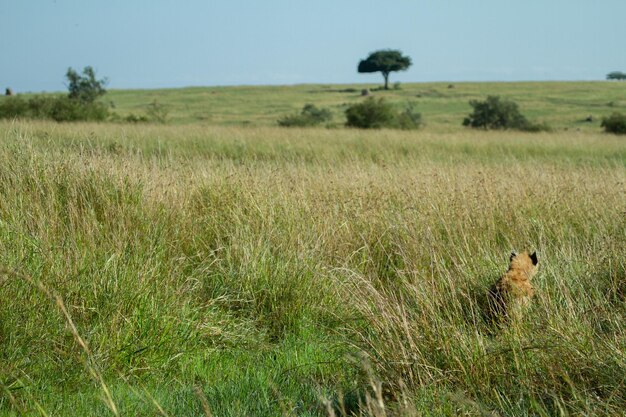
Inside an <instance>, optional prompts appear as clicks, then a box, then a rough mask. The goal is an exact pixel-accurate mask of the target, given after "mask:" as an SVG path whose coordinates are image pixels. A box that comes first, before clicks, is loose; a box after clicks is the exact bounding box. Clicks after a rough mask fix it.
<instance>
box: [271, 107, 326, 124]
mask: <svg viewBox="0 0 626 417" xmlns="http://www.w3.org/2000/svg"><path fill="white" fill-rule="evenodd" d="M332 118H333V114H332V112H331V111H330V110H329V109H325V108H319V107H317V106H315V105H314V104H305V105H304V107H303V108H302V110H301V111H300V113H299V114H292V115H287V116H283V117H282V118H280V119H279V120H278V125H279V126H282V127H307V126H318V125H320V124H322V123H328V122H330V121H331V120H332Z"/></svg>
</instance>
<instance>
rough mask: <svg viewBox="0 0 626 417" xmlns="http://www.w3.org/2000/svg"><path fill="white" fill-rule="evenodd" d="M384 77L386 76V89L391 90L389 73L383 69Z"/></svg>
mask: <svg viewBox="0 0 626 417" xmlns="http://www.w3.org/2000/svg"><path fill="white" fill-rule="evenodd" d="M383 77H385V90H389V73H388V72H387V71H383Z"/></svg>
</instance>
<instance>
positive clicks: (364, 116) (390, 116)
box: [346, 97, 422, 130]
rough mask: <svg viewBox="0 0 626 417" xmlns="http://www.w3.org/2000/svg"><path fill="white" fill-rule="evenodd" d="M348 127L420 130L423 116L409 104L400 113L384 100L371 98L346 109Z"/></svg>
mask: <svg viewBox="0 0 626 417" xmlns="http://www.w3.org/2000/svg"><path fill="white" fill-rule="evenodd" d="M346 118H347V119H348V120H347V122H346V126H348V127H358V128H361V129H381V128H390V129H404V130H411V129H418V128H419V127H420V126H421V124H422V115H421V114H420V113H417V112H415V111H414V109H413V105H412V104H409V105H407V106H406V108H405V109H404V110H403V111H401V112H398V111H397V110H396V109H395V107H394V106H393V105H392V104H391V103H389V102H387V101H385V99H384V98H379V99H376V98H374V97H369V98H368V99H366V100H365V101H363V102H361V103H357V104H353V105H352V106H350V107H348V109H346Z"/></svg>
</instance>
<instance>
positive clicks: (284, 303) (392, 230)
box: [0, 82, 626, 416]
mask: <svg viewBox="0 0 626 417" xmlns="http://www.w3.org/2000/svg"><path fill="white" fill-rule="evenodd" d="M361 88H362V86H319V85H317V86H296V87H231V88H226V87H223V88H214V89H212V88H196V89H182V90H158V91H157V90H155V91H112V92H111V93H110V94H109V95H107V96H106V97H107V99H109V100H112V101H114V102H115V104H116V111H118V112H120V114H122V115H123V114H125V113H130V112H133V111H139V110H140V109H141V108H142V106H144V105H147V104H149V103H150V102H152V101H153V100H154V99H155V98H156V99H158V100H159V102H160V103H162V104H164V105H166V106H169V108H170V110H171V111H170V122H169V123H168V124H136V125H133V124H121V123H117V124H116V123H101V124H89V123H66V124H58V123H53V122H45V121H19V120H12V121H7V120H5V121H1V122H0V141H1V142H0V297H1V298H0V414H1V415H8V416H11V415H43V416H55V415H84V416H88V415H93V416H96V415H98V416H100V415H120V416H153V415H164V416H196V415H207V416H208V415H213V416H243V415H249V416H275V415H302V416H331V415H335V416H341V415H363V416H421V415H437V416H438V415H448V416H457V415H472V416H473V415H485V416H537V415H538V416H552V415H562V416H569V415H605V416H610V415H623V414H624V412H625V411H624V410H626V325H625V323H626V258H625V256H624V248H626V140H625V138H624V137H623V136H621V137H620V136H614V135H610V134H605V133H603V132H602V131H601V129H600V127H599V119H600V117H601V116H603V115H608V114H610V113H611V112H612V111H615V110H621V111H624V110H625V109H626V101H624V100H625V99H624V97H626V84H620V83H608V82H598V83H517V84H504V83H502V84H486V83H485V84H471V83H460V84H456V85H455V86H453V87H450V88H448V86H447V85H443V84H409V85H406V86H402V89H401V90H392V91H389V92H374V93H373V94H374V95H377V94H380V95H383V96H385V97H387V98H388V99H389V100H391V101H395V102H398V103H400V102H403V101H405V100H411V101H414V102H415V104H416V109H417V110H418V111H421V112H422V115H423V117H424V126H423V127H422V128H421V129H420V130H415V131H400V130H385V129H383V130H373V131H369V130H358V129H347V128H344V127H342V126H341V124H342V122H341V119H340V117H341V114H342V111H343V110H342V109H343V108H344V106H345V105H346V103H351V102H356V101H358V100H362V98H361V97H360V94H359V93H360V90H361ZM483 94H484V95H486V94H498V95H502V96H504V97H508V98H513V99H516V100H517V101H518V102H519V103H520V108H521V110H522V111H523V112H524V113H525V114H527V115H528V116H529V118H531V119H533V120H540V121H544V122H546V123H548V124H549V125H550V126H552V127H553V130H552V131H551V132H541V133H521V132H511V131H483V130H476V129H468V128H464V127H462V126H461V121H462V117H463V116H464V115H466V114H467V113H469V112H470V110H471V108H470V107H469V105H468V104H467V101H468V100H469V99H472V98H481V97H483ZM220 96H221V98H220ZM305 103H314V104H316V105H320V106H325V107H330V108H331V109H332V111H333V113H334V115H335V122H336V126H334V127H331V128H307V129H298V128H291V129H290V128H279V127H277V126H276V124H275V120H276V119H277V118H278V117H279V116H280V115H282V114H284V113H286V112H290V111H291V112H294V111H297V110H298V109H300V108H301V107H302V106H303V105H304V104H305ZM138 109H139V110H138ZM589 115H592V116H593V118H592V119H593V121H591V122H587V121H585V119H587V118H588V116H589ZM512 249H515V250H524V249H528V250H531V251H535V250H536V251H537V254H538V257H539V272H538V274H537V276H536V277H535V279H534V281H533V285H534V287H535V292H536V296H535V298H534V299H533V301H532V303H531V305H530V308H529V309H528V310H527V311H526V312H525V314H524V316H523V318H522V319H521V320H519V321H516V322H514V323H510V324H509V325H506V326H502V327H498V328H493V326H491V325H490V324H489V323H487V322H486V321H485V320H484V319H483V305H484V296H485V293H486V291H487V290H488V288H489V287H490V285H492V284H493V283H494V282H495V281H496V280H497V279H498V277H499V276H500V275H501V274H502V273H503V272H505V271H506V268H507V266H508V259H509V254H510V252H511V250H512Z"/></svg>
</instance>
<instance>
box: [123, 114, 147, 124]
mask: <svg viewBox="0 0 626 417" xmlns="http://www.w3.org/2000/svg"><path fill="white" fill-rule="evenodd" d="M123 120H124V121H125V122H127V123H147V122H149V121H150V119H149V118H148V116H138V115H136V114H134V113H131V114H129V115H128V116H126V117H124V119H123Z"/></svg>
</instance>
